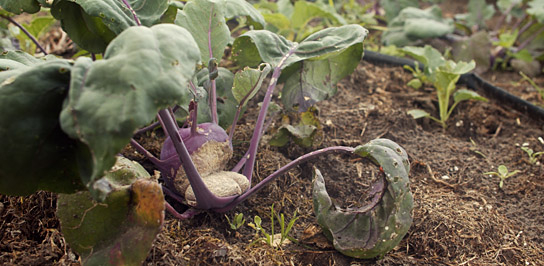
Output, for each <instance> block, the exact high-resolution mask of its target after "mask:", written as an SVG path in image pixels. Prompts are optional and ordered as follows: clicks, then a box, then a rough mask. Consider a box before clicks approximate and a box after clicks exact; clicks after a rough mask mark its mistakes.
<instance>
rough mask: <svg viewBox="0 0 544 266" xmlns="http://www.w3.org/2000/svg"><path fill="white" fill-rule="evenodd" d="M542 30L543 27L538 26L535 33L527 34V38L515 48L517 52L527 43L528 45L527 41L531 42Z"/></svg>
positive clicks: (543, 29) (543, 30)
mask: <svg viewBox="0 0 544 266" xmlns="http://www.w3.org/2000/svg"><path fill="white" fill-rule="evenodd" d="M543 32H544V27H542V28H540V29H539V30H538V31H536V32H535V33H533V34H531V36H529V38H527V39H525V41H523V42H522V43H521V44H520V45H519V46H518V48H517V49H516V51H517V52H519V51H521V50H523V48H525V47H526V46H527V45H529V43H531V42H532V41H533V40H534V39H535V38H536V37H538V35H540V34H541V33H543Z"/></svg>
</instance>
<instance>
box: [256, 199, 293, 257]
mask: <svg viewBox="0 0 544 266" xmlns="http://www.w3.org/2000/svg"><path fill="white" fill-rule="evenodd" d="M274 217H276V218H277V219H278V222H279V225H280V233H279V235H280V239H279V241H274V237H275V234H274ZM298 218H299V217H297V212H296V211H295V213H294V214H293V217H291V220H289V223H288V224H287V226H285V216H284V215H283V213H279V214H276V213H275V212H274V204H272V207H270V234H268V233H267V232H266V230H265V229H264V228H263V227H262V225H261V224H262V219H261V217H259V216H258V215H255V218H254V219H253V223H249V224H248V226H250V227H251V228H253V229H255V235H256V236H257V239H255V240H254V241H253V242H252V243H251V244H250V246H252V245H254V244H255V243H257V242H260V241H264V242H265V243H266V244H267V245H269V246H270V247H276V248H279V247H281V245H282V244H283V242H284V241H285V240H286V239H289V240H291V241H293V242H297V241H296V240H295V239H294V238H292V237H290V236H289V232H291V229H292V228H293V225H295V222H296V220H298ZM259 234H262V235H263V237H259Z"/></svg>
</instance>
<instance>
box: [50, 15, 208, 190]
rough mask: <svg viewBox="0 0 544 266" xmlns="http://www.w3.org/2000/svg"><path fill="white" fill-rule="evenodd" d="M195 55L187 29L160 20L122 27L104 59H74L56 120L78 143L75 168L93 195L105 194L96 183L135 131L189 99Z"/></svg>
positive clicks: (197, 53)
mask: <svg viewBox="0 0 544 266" xmlns="http://www.w3.org/2000/svg"><path fill="white" fill-rule="evenodd" d="M199 60H200V54H199V51H198V47H197V45H196V43H195V41H194V40H193V39H192V37H191V35H190V33H189V32H188V31H187V30H185V29H183V28H182V27H179V26H176V25H173V24H160V25H156V26H153V27H151V28H147V27H143V26H142V27H132V28H129V29H127V30H125V31H124V32H123V33H121V34H120V35H119V36H118V37H117V38H115V39H114V40H113V41H112V42H111V43H110V44H109V46H108V49H107V50H106V53H105V55H104V59H103V60H98V61H94V62H93V61H91V59H89V58H82V57H80V58H78V59H77V60H76V61H75V65H74V67H73V68H72V75H71V81H70V93H69V95H68V99H67V101H66V102H65V106H64V109H63V110H62V112H61V116H60V121H61V126H62V129H63V130H64V131H65V132H66V133H67V134H68V135H70V136H71V137H72V138H75V139H78V140H79V141H80V142H81V143H82V145H81V149H80V159H79V163H80V165H79V167H80V171H81V172H82V179H83V182H84V183H85V184H86V185H87V186H88V188H89V189H90V190H91V192H93V197H95V199H97V200H101V199H103V197H104V196H105V195H106V194H107V193H109V189H108V188H107V187H100V186H99V187H95V186H94V183H95V181H96V180H97V179H98V178H100V177H102V176H103V175H104V173H105V172H106V171H108V170H109V169H110V168H111V167H112V166H113V164H114V163H115V155H116V154H117V153H118V152H119V151H121V149H122V148H123V147H124V146H125V145H126V144H127V143H128V142H129V140H130V138H131V137H132V135H133V133H134V131H135V130H136V129H138V128H139V127H142V126H144V125H146V124H148V123H149V122H151V121H152V120H153V119H154V118H155V116H156V114H157V112H158V111H159V110H160V109H163V108H165V107H168V106H172V105H174V104H179V105H186V104H188V102H189V100H190V99H191V95H190V92H189V90H187V87H186V82H187V81H189V80H190V79H191V78H192V76H193V74H194V71H195V65H196V64H197V62H199Z"/></svg>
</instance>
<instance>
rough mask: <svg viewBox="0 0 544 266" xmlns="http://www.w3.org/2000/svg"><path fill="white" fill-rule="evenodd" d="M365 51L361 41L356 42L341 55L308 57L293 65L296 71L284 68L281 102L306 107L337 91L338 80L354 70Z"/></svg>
mask: <svg viewBox="0 0 544 266" xmlns="http://www.w3.org/2000/svg"><path fill="white" fill-rule="evenodd" d="M362 54H363V46H362V45H353V46H352V47H350V48H348V49H346V50H344V51H343V52H342V53H339V54H338V55H335V56H331V57H328V58H326V59H323V60H315V61H314V60H305V61H301V62H299V63H297V64H294V65H292V68H296V70H295V71H294V73H292V74H291V73H289V71H287V70H286V71H285V74H284V76H282V79H283V78H285V79H286V81H285V85H284V87H283V90H282V98H281V99H282V102H283V105H284V106H285V107H287V108H292V107H293V106H294V105H298V108H299V111H306V110H307V109H308V108H309V107H310V106H312V105H313V104H315V103H316V102H318V101H322V100H325V99H327V98H329V97H331V96H333V95H334V94H335V93H336V84H337V83H338V82H339V81H340V80H341V79H343V78H344V77H346V76H348V75H350V74H351V73H353V70H355V68H356V67H357V65H358V64H359V62H360V60H361V56H362Z"/></svg>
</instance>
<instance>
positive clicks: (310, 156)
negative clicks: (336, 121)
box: [214, 146, 355, 212]
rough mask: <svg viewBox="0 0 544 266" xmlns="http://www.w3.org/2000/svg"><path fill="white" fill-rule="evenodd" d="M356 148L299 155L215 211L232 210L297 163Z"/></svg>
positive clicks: (350, 151)
mask: <svg viewBox="0 0 544 266" xmlns="http://www.w3.org/2000/svg"><path fill="white" fill-rule="evenodd" d="M354 150H355V148H352V147H345V146H333V147H328V148H323V149H320V150H317V151H313V152H310V153H308V154H305V155H303V156H301V157H298V158H297V159H295V160H293V161H291V162H290V163H288V164H286V165H284V166H283V167H281V168H280V169H278V170H276V171H275V172H274V173H272V174H271V175H269V176H268V177H266V178H265V179H263V181H261V182H260V183H258V184H257V185H255V186H254V187H252V188H250V189H248V190H247V191H246V192H245V193H244V194H242V195H240V196H239V197H237V198H236V199H234V201H232V202H231V203H229V204H228V205H227V206H225V207H223V208H217V209H214V211H217V212H226V211H229V210H231V209H232V208H234V207H236V205H238V204H240V203H241V202H243V201H244V200H246V199H247V198H248V197H249V196H251V195H253V194H254V193H256V192H258V191H259V190H261V189H262V188H263V187H264V186H265V185H267V184H268V183H269V182H270V181H272V180H274V179H275V178H276V177H279V176H281V175H283V174H284V173H286V172H287V171H289V170H291V169H292V168H294V167H296V166H297V165H299V164H301V163H304V162H307V161H309V160H311V159H314V158H316V157H318V156H322V155H326V154H329V153H335V152H338V153H350V154H351V153H353V151H354Z"/></svg>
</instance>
